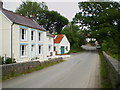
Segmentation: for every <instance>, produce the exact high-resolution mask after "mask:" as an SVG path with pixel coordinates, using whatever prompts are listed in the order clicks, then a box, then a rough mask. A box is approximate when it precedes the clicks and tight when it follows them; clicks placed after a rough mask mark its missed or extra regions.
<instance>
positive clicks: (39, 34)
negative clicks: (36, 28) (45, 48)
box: [38, 32, 41, 41]
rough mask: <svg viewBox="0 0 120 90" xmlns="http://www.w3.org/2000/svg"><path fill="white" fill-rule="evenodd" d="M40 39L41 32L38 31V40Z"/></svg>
mask: <svg viewBox="0 0 120 90" xmlns="http://www.w3.org/2000/svg"><path fill="white" fill-rule="evenodd" d="M40 40H41V33H40V32H38V41H40Z"/></svg>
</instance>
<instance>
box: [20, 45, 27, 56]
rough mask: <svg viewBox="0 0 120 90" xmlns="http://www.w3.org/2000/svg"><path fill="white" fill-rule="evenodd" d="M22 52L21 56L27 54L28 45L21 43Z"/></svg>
mask: <svg viewBox="0 0 120 90" xmlns="http://www.w3.org/2000/svg"><path fill="white" fill-rule="evenodd" d="M20 53H21V56H26V55H27V45H20Z"/></svg>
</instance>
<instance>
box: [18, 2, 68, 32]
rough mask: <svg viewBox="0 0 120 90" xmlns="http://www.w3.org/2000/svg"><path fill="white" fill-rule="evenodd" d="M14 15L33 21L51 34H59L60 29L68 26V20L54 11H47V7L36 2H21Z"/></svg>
mask: <svg viewBox="0 0 120 90" xmlns="http://www.w3.org/2000/svg"><path fill="white" fill-rule="evenodd" d="M16 13H18V14H21V15H23V16H26V17H29V18H33V19H35V20H36V21H37V22H38V23H39V24H40V25H43V26H44V28H45V29H46V30H49V31H50V32H51V33H53V32H57V33H60V31H61V30H62V28H63V27H64V26H65V25H67V24H68V19H67V18H65V17H63V16H61V15H60V14H59V13H58V12H56V11H49V10H48V7H47V5H46V4H45V3H44V2H42V3H37V2H31V1H26V2H23V3H22V4H21V5H20V6H19V8H18V9H17V10H16Z"/></svg>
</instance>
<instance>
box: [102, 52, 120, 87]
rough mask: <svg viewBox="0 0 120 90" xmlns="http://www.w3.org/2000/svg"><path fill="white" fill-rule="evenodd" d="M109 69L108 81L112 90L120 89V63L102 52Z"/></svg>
mask: <svg viewBox="0 0 120 90" xmlns="http://www.w3.org/2000/svg"><path fill="white" fill-rule="evenodd" d="M103 55H104V57H105V60H106V61H107V63H108V64H107V65H108V69H109V76H108V77H109V80H110V81H111V85H112V87H113V88H119V89H120V62H119V61H117V60H115V59H114V58H112V57H111V56H109V55H107V54H106V53H105V52H103Z"/></svg>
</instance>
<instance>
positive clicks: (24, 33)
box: [20, 29, 27, 41]
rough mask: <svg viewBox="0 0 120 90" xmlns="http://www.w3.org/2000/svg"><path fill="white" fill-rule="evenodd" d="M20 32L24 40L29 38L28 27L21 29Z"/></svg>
mask: <svg viewBox="0 0 120 90" xmlns="http://www.w3.org/2000/svg"><path fill="white" fill-rule="evenodd" d="M20 34H21V40H22V41H24V40H27V30H26V29H21V31H20Z"/></svg>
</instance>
